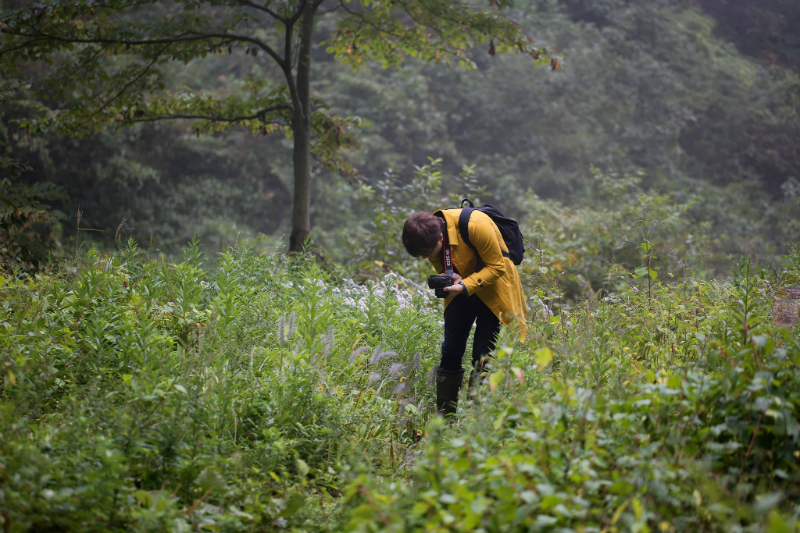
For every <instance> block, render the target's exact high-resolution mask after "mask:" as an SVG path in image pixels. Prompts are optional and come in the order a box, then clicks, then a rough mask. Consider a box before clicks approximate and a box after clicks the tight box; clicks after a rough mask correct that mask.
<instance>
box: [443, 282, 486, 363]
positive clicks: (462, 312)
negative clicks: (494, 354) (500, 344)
mask: <svg viewBox="0 0 800 533" xmlns="http://www.w3.org/2000/svg"><path fill="white" fill-rule="evenodd" d="M476 321H477V324H476V326H475V337H474V338H473V342H472V368H476V366H477V364H478V363H479V362H480V360H481V358H483V357H484V356H486V355H487V354H488V353H489V352H491V351H492V350H493V349H494V346H495V343H496V341H497V334H498V333H499V332H500V319H498V318H497V317H496V316H495V314H494V313H493V312H492V310H491V309H489V308H488V307H486V304H485V303H483V302H482V301H481V299H480V298H478V296H477V295H475V294H473V295H472V296H467V295H466V294H463V293H462V294H459V295H458V296H456V297H455V298H453V301H452V302H450V304H449V305H448V306H447V309H446V310H445V313H444V342H443V343H442V362H441V364H440V365H439V366H440V367H441V368H442V369H443V370H445V371H447V370H452V371H455V370H461V360H462V359H463V358H464V352H465V351H466V349H467V341H468V340H469V332H470V330H471V329H472V324H474V323H475V322H476Z"/></svg>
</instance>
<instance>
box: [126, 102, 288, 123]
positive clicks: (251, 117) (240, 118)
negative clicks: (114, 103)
mask: <svg viewBox="0 0 800 533" xmlns="http://www.w3.org/2000/svg"><path fill="white" fill-rule="evenodd" d="M291 110H292V106H290V105H288V104H277V105H273V106H270V107H266V108H264V109H262V110H261V111H259V112H258V113H255V114H253V115H243V116H238V117H224V116H219V115H216V116H214V115H199V114H186V115H159V116H155V117H142V118H134V119H127V118H126V119H125V120H123V121H122V122H125V123H127V124H133V123H135V122H156V121H158V120H175V119H188V120H210V121H213V122H243V121H245V120H257V119H262V118H264V117H265V116H266V115H268V114H269V113H273V112H275V111H291ZM271 124H280V123H279V122H271Z"/></svg>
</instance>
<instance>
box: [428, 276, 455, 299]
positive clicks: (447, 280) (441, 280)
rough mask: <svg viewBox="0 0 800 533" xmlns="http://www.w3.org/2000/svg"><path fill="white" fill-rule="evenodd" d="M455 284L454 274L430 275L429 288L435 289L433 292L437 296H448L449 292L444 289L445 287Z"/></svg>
mask: <svg viewBox="0 0 800 533" xmlns="http://www.w3.org/2000/svg"><path fill="white" fill-rule="evenodd" d="M452 285H453V277H452V276H436V275H434V276H428V288H431V289H433V293H434V294H436V297H437V298H446V297H447V293H446V292H445V291H444V288H445V287H451V286H452Z"/></svg>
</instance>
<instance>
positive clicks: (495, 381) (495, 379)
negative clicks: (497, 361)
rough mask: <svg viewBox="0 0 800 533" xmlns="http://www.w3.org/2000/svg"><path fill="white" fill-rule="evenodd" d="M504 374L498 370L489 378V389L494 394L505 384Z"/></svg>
mask: <svg viewBox="0 0 800 533" xmlns="http://www.w3.org/2000/svg"><path fill="white" fill-rule="evenodd" d="M503 376H504V372H503V371H502V370H498V371H497V372H495V373H494V374H492V375H491V376H489V389H490V390H491V391H492V392H494V391H496V390H497V387H498V386H499V385H500V383H502V382H503Z"/></svg>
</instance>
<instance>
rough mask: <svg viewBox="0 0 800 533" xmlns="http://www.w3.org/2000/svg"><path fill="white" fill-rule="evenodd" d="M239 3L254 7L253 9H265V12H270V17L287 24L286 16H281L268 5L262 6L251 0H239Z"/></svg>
mask: <svg viewBox="0 0 800 533" xmlns="http://www.w3.org/2000/svg"><path fill="white" fill-rule="evenodd" d="M239 3H240V4H242V5H243V6H247V7H252V8H253V9H257V10H259V11H263V12H264V13H266V14H268V15H269V16H270V17H272V18H274V19H277V20H279V21H281V22H282V23H284V24H286V17H282V16H280V15H279V14H278V13H277V12H276V11H273V10H271V9H270V8H268V7H267V6H260V5H258V4H256V3H255V2H251V1H250V0H239Z"/></svg>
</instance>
